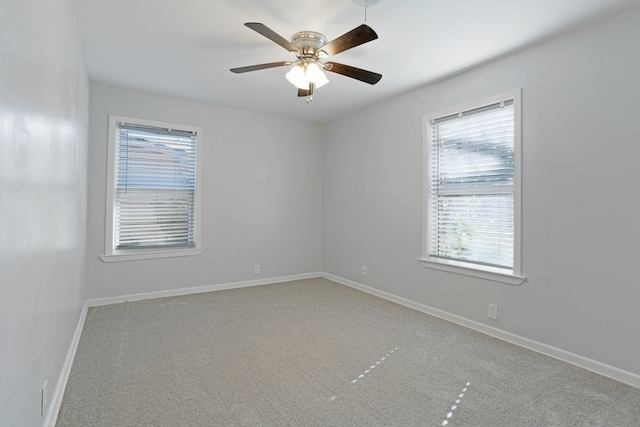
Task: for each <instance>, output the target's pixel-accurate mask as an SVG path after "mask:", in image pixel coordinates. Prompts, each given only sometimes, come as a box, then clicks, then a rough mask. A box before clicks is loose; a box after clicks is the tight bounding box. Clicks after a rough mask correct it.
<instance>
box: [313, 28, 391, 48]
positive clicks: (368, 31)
mask: <svg viewBox="0 0 640 427" xmlns="http://www.w3.org/2000/svg"><path fill="white" fill-rule="evenodd" d="M377 38H378V35H377V34H376V32H375V31H373V29H372V28H371V27H369V26H368V25H365V24H362V25H360V26H359V27H357V28H354V29H353V30H351V31H349V32H348V33H345V34H343V35H341V36H340V37H338V38H337V39H335V40H332V41H330V42H329V43H327V44H325V45H324V46H323V47H322V50H324V51H325V52H327V54H329V55H330V56H331V55H337V54H339V53H340V52H344V51H345V50H348V49H351V48H353V47H356V46H360V45H361V44H364V43H368V42H370V41H373V40H375V39H377Z"/></svg>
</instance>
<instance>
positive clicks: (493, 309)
mask: <svg viewBox="0 0 640 427" xmlns="http://www.w3.org/2000/svg"><path fill="white" fill-rule="evenodd" d="M489 319H493V320H498V306H497V305H495V304H489Z"/></svg>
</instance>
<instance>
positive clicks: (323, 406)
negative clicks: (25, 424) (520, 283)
mask: <svg viewBox="0 0 640 427" xmlns="http://www.w3.org/2000/svg"><path fill="white" fill-rule="evenodd" d="M56 425H57V426H58V427H67V426H91V427H98V426H110V427H113V426H154V427H161V426H172V427H175V426H187V427H191V426H445V425H446V426H490V427H496V426H510V427H514V426H536V427H541V426H630V427H637V426H639V425H640V389H636V388H633V387H630V386H627V385H624V384H622V383H619V382H616V381H613V380H610V379H607V378H605V377H601V376H599V375H596V374H593V373H590V372H588V371H585V370H583V369H580V368H577V367H575V366H572V365H569V364H566V363H564V362H560V361H558V360H555V359H552V358H549V357H546V356H543V355H540V354H538V353H534V352H532V351H529V350H525V349H523V348H520V347H517V346H515V345H511V344H508V343H505V342H503V341H500V340H497V339H494V338H491V337H488V336H486V335H483V334H481V333H478V332H475V331H472V330H469V329H466V328H464V327H461V326H458V325H455V324H452V323H449V322H446V321H444V320H440V319H438V318H434V317H431V316H429V315H426V314H424V313H421V312H417V311H414V310H411V309H408V308H406V307H403V306H400V305H397V304H394V303H391V302H389V301H386V300H383V299H379V298H377V297H374V296H371V295H369V294H366V293H363V292H360V291H357V290H354V289H351V288H349V287H346V286H343V285H340V284H336V283H333V282H331V281H328V280H326V279H310V280H301V281H296V282H288V283H281V284H275V285H265V286H257V287H253V288H242V289H234V290H227V291H217V292H211V293H204V294H197V295H189V296H180V297H171V298H160V299H154V300H146V301H138V302H129V303H123V304H114V305H110V306H102V307H95V308H91V309H90V310H89V313H88V315H87V319H86V323H85V326H84V330H83V333H82V338H81V340H80V344H79V347H78V351H77V354H76V358H75V361H74V364H73V367H72V370H71V376H70V378H69V382H68V385H67V389H66V392H65V395H64V399H63V402H62V408H61V410H60V414H59V418H58V422H57V424H56Z"/></svg>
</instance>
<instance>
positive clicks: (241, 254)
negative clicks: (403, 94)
mask: <svg viewBox="0 0 640 427" xmlns="http://www.w3.org/2000/svg"><path fill="white" fill-rule="evenodd" d="M90 110H91V119H90V148H89V179H88V188H89V209H88V236H87V274H88V283H89V291H88V292H89V298H103V297H112V296H122V295H129V294H135V293H144V292H155V291H164V290H172V289H178V288H186V287H194V286H206V285H214V284H224V283H230V282H239V281H246V280H255V279H264V278H270V277H281V276H287V275H295V274H302V273H310V272H317V271H320V270H321V262H322V258H321V257H322V229H321V226H322V132H321V129H320V127H319V126H317V125H312V124H308V123H301V122H298V121H294V120H289V119H281V118H278V117H275V116H269V115H265V114H256V113H250V112H245V111H239V110H231V109H227V108H220V107H214V106H211V105H204V104H199V103H195V102H190V101H183V100H179V99H175V98H168V97H164V96H158V95H151V94H146V93H141V92H134V91H130V90H125V89H117V88H113V87H108V86H104V85H99V84H92V86H91V104H90ZM109 114H116V115H123V116H129V117H136V118H142V119H150V120H160V121H167V122H171V123H179V124H187V125H193V126H200V127H202V128H203V136H204V139H203V155H204V156H203V157H202V160H203V161H202V186H201V189H202V201H203V203H202V233H203V234H202V238H203V244H204V247H205V252H204V254H202V255H199V256H192V257H183V258H165V259H156V260H144V261H127V262H116V263H104V262H102V261H101V260H99V259H98V256H99V255H102V254H103V253H104V241H105V228H104V227H105V200H106V199H105V188H106V167H107V128H108V115H109ZM256 264H259V265H261V274H260V275H254V272H253V267H254V265H256Z"/></svg>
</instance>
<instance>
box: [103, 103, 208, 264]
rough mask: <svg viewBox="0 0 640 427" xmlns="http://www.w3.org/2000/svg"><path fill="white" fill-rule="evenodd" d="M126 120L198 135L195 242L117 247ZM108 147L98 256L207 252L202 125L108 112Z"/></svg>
mask: <svg viewBox="0 0 640 427" xmlns="http://www.w3.org/2000/svg"><path fill="white" fill-rule="evenodd" d="M121 122H125V123H129V124H135V125H140V126H151V127H158V128H168V129H176V130H182V131H189V132H194V133H195V135H196V182H195V189H194V190H195V191H194V193H195V194H194V197H195V201H194V218H195V219H194V230H193V232H194V245H193V246H189V247H188V248H187V247H185V248H180V247H170V248H144V247H143V248H140V249H116V247H115V230H116V223H115V221H116V218H115V207H116V188H117V185H116V179H117V171H116V168H117V152H118V147H117V145H118V123H121ZM107 145H108V147H107V188H106V212H105V242H104V255H101V256H100V257H99V258H100V259H101V260H102V261H104V262H119V261H133V260H144V259H155V258H173V257H183V256H193V255H200V254H202V253H203V252H204V247H203V246H202V238H201V216H202V215H201V209H200V206H201V200H202V198H201V186H202V185H201V159H202V128H200V127H197V126H190V125H183V124H176V123H168V122H161V121H156V120H147V119H139V118H134V117H125V116H117V115H109V132H108V144H107Z"/></svg>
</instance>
